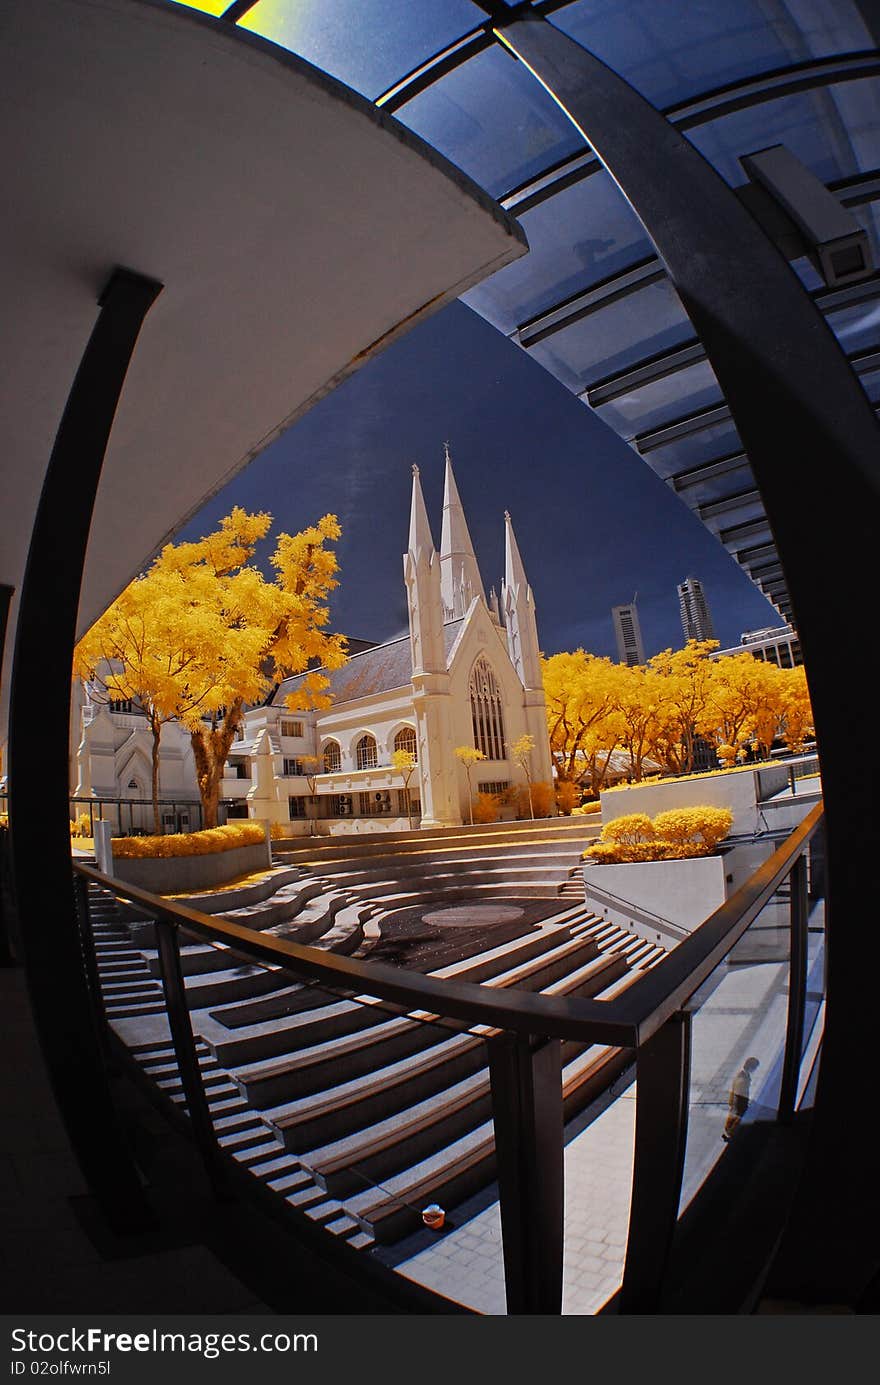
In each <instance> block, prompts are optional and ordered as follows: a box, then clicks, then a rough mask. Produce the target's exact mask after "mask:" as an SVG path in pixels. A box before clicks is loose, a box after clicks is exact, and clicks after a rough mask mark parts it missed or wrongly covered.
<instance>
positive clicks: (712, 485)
mask: <svg viewBox="0 0 880 1385" xmlns="http://www.w3.org/2000/svg"><path fill="white" fill-rule="evenodd" d="M754 484H755V478H754V476H753V474H752V469H751V467H750V466H749V464H748V462H747V461H745V459H744V460H743V461H742V462H741V463H740V464H739V466H737V467H734V468H732V469H731V470H730V471H726V472H725V473H724V475H723V476H709V477H706V478H704V479H703V480H695V481H694V482H693V483H692V484H691V485H689V486H686V487H683V488H679V494H680V495H681V497H682V499H683V500H685V501H686V502H687V504H688V505H705V504H707V503H708V502H709V501H712V500H721V499H722V498H723V497H724V496H725V495H729V494H730V493H731V491H744V490H748V489H749V487H750V486H754Z"/></svg>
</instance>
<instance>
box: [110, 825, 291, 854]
mask: <svg viewBox="0 0 880 1385" xmlns="http://www.w3.org/2000/svg"><path fill="white" fill-rule="evenodd" d="M265 840H266V833H265V829H264V827H263V825H262V823H259V822H241V823H231V822H230V823H227V824H226V826H225V827H208V828H205V829H204V831H202V832H169V833H168V835H167V836H165V837H114V838H113V842H112V846H113V855H114V857H115V858H116V859H117V860H119V861H121V860H141V859H144V858H149V857H153V858H161V857H168V856H211V855H213V854H214V852H217V851H233V850H234V849H235V848H236V847H237V846H255V845H256V843H257V842H262V841H265Z"/></svg>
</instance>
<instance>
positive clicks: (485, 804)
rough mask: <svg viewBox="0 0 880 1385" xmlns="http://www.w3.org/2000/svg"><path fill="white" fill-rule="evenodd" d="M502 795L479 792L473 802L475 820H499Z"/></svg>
mask: <svg viewBox="0 0 880 1385" xmlns="http://www.w3.org/2000/svg"><path fill="white" fill-rule="evenodd" d="M501 806H502V805H501V795H500V794H497V793H478V794H477V795H476V797H475V798H474V802H473V814H474V822H475V823H477V822H480V823H486V822H497V821H498V819H499V818H500V816H501Z"/></svg>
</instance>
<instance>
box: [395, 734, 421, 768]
mask: <svg viewBox="0 0 880 1385" xmlns="http://www.w3.org/2000/svg"><path fill="white" fill-rule="evenodd" d="M394 749H395V750H408V751H409V753H410V755H411V756H412V757H413V760H416V761H417V760H418V758H419V747H418V745H417V743H416V733H415V731H414V730H413V728H412V727H411V726H404V727H403V728H402V730H400V731H398V733H397V735H396V736H395V737H394Z"/></svg>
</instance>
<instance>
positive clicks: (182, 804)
mask: <svg viewBox="0 0 880 1385" xmlns="http://www.w3.org/2000/svg"><path fill="white" fill-rule="evenodd" d="M69 802H70V816H71V819H72V820H75V819H76V818H78V817H80V816H85V815H86V814H88V819H89V832H88V835H89V836H90V837H94V835H95V823H96V822H99V821H103V820H108V821H109V822H110V823H111V824H112V825H113V826H114V827H115V828H116V829H117V830H116V835H118V836H125V835H128V836H132V835H133V834H135V833H147V834H150V833H152V831H153V800H152V799H151V798H71V799H70V800H69ZM159 815H160V817H161V818H162V820H163V830H166V820H169V819H173V822H172V824H171V826H170V827H169V828H168V829H167V830H170V831H173V832H176V831H178V821H180V823H181V825H183V826H185V829H186V830H187V831H191V832H192V831H195V830H196V829H198V828H201V826H202V823H203V820H204V814H203V812H202V805H201V802H200V801H199V799H197V798H196V799H191V798H160V799H159Z"/></svg>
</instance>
